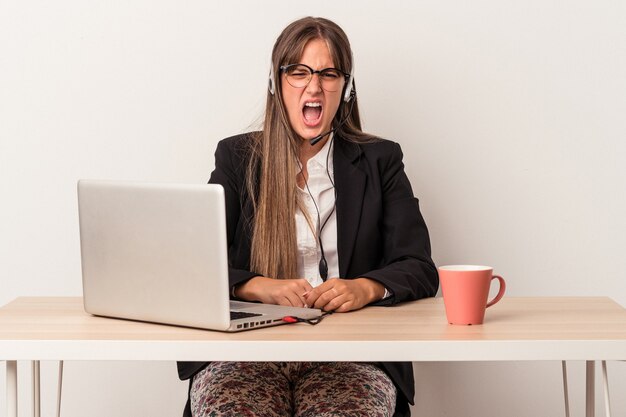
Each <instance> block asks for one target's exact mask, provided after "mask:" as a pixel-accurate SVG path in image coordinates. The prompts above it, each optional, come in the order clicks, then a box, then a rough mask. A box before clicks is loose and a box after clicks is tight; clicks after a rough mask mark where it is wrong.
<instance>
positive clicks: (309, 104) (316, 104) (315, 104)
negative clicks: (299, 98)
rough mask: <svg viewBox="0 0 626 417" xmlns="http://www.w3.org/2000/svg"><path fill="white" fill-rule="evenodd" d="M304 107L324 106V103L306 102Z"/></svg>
mask: <svg viewBox="0 0 626 417" xmlns="http://www.w3.org/2000/svg"><path fill="white" fill-rule="evenodd" d="M304 107H322V103H304Z"/></svg>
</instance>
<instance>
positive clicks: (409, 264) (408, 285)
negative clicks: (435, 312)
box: [361, 143, 439, 305]
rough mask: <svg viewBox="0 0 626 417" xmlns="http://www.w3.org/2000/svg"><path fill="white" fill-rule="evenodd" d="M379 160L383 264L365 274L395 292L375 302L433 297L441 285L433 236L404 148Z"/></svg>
mask: <svg viewBox="0 0 626 417" xmlns="http://www.w3.org/2000/svg"><path fill="white" fill-rule="evenodd" d="M393 145H394V146H393V150H392V151H391V152H389V153H388V154H387V155H386V161H384V162H383V161H379V165H380V168H379V169H380V171H379V174H380V181H381V191H382V194H383V195H382V219H381V222H380V225H381V226H380V227H381V234H380V237H381V239H382V242H381V243H382V249H383V259H382V263H381V264H382V266H381V267H379V268H378V269H375V270H372V271H369V272H366V273H364V274H361V276H363V277H366V278H371V279H374V280H376V281H378V282H380V283H382V284H383V285H385V286H386V287H387V288H388V289H389V290H390V291H391V292H392V294H393V296H392V297H389V298H387V299H384V300H381V301H379V302H377V303H374V304H375V305H389V304H395V303H399V302H402V301H410V300H417V299H420V298H426V297H433V296H435V294H436V293H437V288H438V287H439V277H438V274H437V268H436V267H435V264H434V262H433V260H432V258H431V248H430V238H429V234H428V229H427V228H426V223H425V222H424V218H423V217H422V214H421V213H420V209H419V201H418V199H417V198H415V197H414V195H413V191H412V189H411V184H410V182H409V179H408V178H407V176H406V173H405V171H404V164H403V162H402V150H401V148H400V145H399V144H397V143H394V144H393Z"/></svg>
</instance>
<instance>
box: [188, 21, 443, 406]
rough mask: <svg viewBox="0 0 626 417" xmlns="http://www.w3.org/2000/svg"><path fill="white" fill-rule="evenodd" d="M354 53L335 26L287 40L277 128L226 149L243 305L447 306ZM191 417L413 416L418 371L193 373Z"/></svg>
mask: <svg viewBox="0 0 626 417" xmlns="http://www.w3.org/2000/svg"><path fill="white" fill-rule="evenodd" d="M352 74H353V62H352V53H351V50H350V44H349V42H348V39H347V37H346V35H345V33H344V32H343V30H342V29H341V28H340V27H339V26H337V25H336V24H335V23H333V22H331V21H329V20H326V19H321V18H311V17H308V18H304V19H301V20H298V21H296V22H294V23H292V24H290V25H289V26H288V27H287V28H285V30H284V31H283V32H282V34H281V35H280V36H279V37H278V39H277V40H276V43H275V45H274V49H273V52H272V70H271V74H270V85H269V92H268V96H267V104H266V114H265V121H264V126H263V131H261V132H254V133H249V134H244V135H239V136H235V137H231V138H228V139H225V140H223V141H221V142H220V143H219V144H218V147H217V151H216V153H215V170H214V171H213V173H212V175H211V179H210V182H211V183H218V184H222V185H223V186H224V188H225V193H226V211H227V228H228V241H229V242H228V244H229V265H230V271H229V276H230V284H231V286H232V294H233V296H234V297H236V298H239V299H243V300H247V301H260V302H263V303H273V304H281V305H289V306H298V307H303V306H309V307H315V308H320V309H323V310H325V311H335V312H348V311H352V310H357V309H360V308H362V307H364V306H366V305H392V304H396V303H398V302H401V301H407V300H416V299H419V298H423V297H431V296H434V295H435V293H436V291H437V287H438V277H437V272H436V269H435V266H434V264H433V261H432V260H431V257H430V243H429V237H428V231H427V229H426V225H425V224H424V221H423V219H422V216H421V214H420V212H419V208H418V203H417V199H415V197H414V196H413V193H412V190H411V185H410V184H409V181H408V179H407V177H406V174H405V173H404V168H403V163H402V152H401V150H400V147H399V145H398V144H396V143H393V142H391V141H387V140H383V139H378V138H376V137H373V136H371V135H368V134H366V133H363V132H362V131H361V123H360V118H359V110H358V105H357V97H356V91H355V87H354V80H353V77H352ZM179 375H180V377H181V378H182V379H187V378H191V382H190V400H189V401H188V404H187V407H186V409H185V415H186V416H190V415H193V416H194V417H202V416H238V415H242V416H243V415H245V416H291V415H295V416H318V417H319V416H326V415H333V416H366V415H376V416H379V415H380V416H391V415H394V416H408V415H409V403H412V402H413V394H414V382H413V370H412V367H411V364H410V363H399V362H394V363H376V364H373V363H236V362H212V363H209V364H207V363H200V362H187V363H179Z"/></svg>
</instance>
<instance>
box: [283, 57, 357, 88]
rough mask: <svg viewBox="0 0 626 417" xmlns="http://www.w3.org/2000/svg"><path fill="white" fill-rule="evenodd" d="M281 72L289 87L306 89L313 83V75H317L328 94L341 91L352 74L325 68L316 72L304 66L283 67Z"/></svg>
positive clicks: (291, 65)
mask: <svg viewBox="0 0 626 417" xmlns="http://www.w3.org/2000/svg"><path fill="white" fill-rule="evenodd" d="M280 70H281V71H282V72H283V73H284V74H285V77H286V78H287V82H288V83H289V85H290V86H292V87H294V88H304V87H306V86H307V85H309V83H310V82H311V79H312V78H313V74H317V75H318V77H319V79H320V84H321V85H322V89H324V90H325V91H328V92H334V91H339V90H341V89H342V88H343V84H344V83H345V81H346V80H347V79H348V77H350V74H346V73H345V72H343V71H341V70H338V69H337V68H324V69H321V70H317V71H316V70H314V69H313V68H311V67H309V66H308V65H304V64H290V65H283V66H281V67H280ZM342 81H343V82H342Z"/></svg>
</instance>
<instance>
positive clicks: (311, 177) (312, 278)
mask: <svg viewBox="0 0 626 417" xmlns="http://www.w3.org/2000/svg"><path fill="white" fill-rule="evenodd" d="M332 139H333V136H332V134H331V136H330V138H329V139H328V140H327V141H326V144H325V145H324V147H323V148H322V149H320V151H319V152H318V153H317V154H315V155H314V156H313V157H312V158H311V159H309V160H308V161H307V164H306V169H307V173H308V179H307V182H306V184H305V186H304V188H300V187H298V193H299V194H300V196H301V197H302V201H303V202H304V206H305V208H306V210H307V212H308V214H309V218H310V220H311V225H312V226H313V230H311V225H309V223H308V222H307V219H306V217H305V215H304V213H302V211H300V209H299V208H297V207H296V238H297V242H298V255H299V256H298V278H300V277H302V278H305V279H306V280H307V281H308V282H309V284H311V286H312V287H317V286H318V285H320V284H321V283H322V282H324V281H323V280H322V277H321V276H320V270H319V263H320V259H321V258H322V251H321V250H320V247H319V242H318V241H317V238H316V236H317V233H319V229H320V228H321V227H322V225H324V228H323V230H322V231H321V234H322V245H324V256H325V257H326V263H327V265H328V279H331V278H339V257H338V256H337V210H336V208H335V187H334V185H333V184H334V182H335V176H334V171H333V141H332ZM298 173H300V170H298V172H297V173H296V174H298ZM307 185H308V189H307ZM309 191H310V194H309ZM316 204H317V208H316ZM318 210H319V218H318ZM326 219H328V221H327V220H326ZM324 222H326V223H325V224H324ZM390 296H391V292H390V291H389V290H388V289H387V288H386V287H385V294H384V295H383V298H382V299H385V298H387V297H390Z"/></svg>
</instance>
